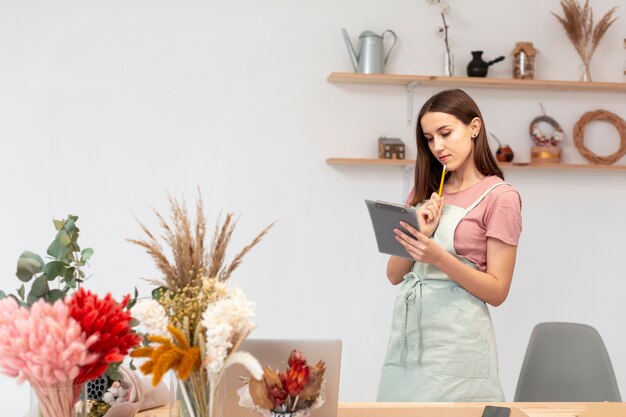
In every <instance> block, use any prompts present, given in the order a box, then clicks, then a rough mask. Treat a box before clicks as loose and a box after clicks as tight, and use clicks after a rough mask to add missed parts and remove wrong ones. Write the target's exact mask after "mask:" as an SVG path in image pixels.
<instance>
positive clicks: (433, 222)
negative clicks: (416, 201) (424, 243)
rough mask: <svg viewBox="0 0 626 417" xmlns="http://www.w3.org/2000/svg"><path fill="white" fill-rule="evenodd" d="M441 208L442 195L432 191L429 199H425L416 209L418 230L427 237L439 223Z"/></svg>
mask: <svg viewBox="0 0 626 417" xmlns="http://www.w3.org/2000/svg"><path fill="white" fill-rule="evenodd" d="M442 208H443V197H440V196H439V194H437V193H432V195H431V196H430V199H428V200H426V201H425V202H424V203H423V204H422V205H421V206H420V207H419V208H418V209H417V222H418V223H419V227H420V232H421V233H422V234H423V235H426V236H427V237H431V236H432V235H433V233H434V232H435V229H436V228H437V225H438V224H439V219H440V218H441V210H442Z"/></svg>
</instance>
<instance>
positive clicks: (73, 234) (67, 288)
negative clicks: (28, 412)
mask: <svg viewBox="0 0 626 417" xmlns="http://www.w3.org/2000/svg"><path fill="white" fill-rule="evenodd" d="M77 219H78V217H77V216H71V215H70V216H68V218H67V219H66V220H55V221H54V225H55V228H56V229H57V236H56V238H55V240H54V241H53V242H52V244H50V246H49V247H48V250H47V253H48V256H49V257H50V258H51V261H49V262H47V263H46V262H45V261H44V260H43V258H42V257H40V256H39V255H37V254H35V253H33V252H29V251H26V252H23V253H22V255H21V256H20V258H19V260H18V266H17V274H16V275H17V276H18V278H19V279H20V280H21V281H22V282H24V283H28V282H29V281H31V280H32V279H33V278H34V280H33V282H32V284H31V286H30V290H29V291H28V295H26V288H25V286H24V284H22V286H21V287H20V288H18V290H17V295H12V294H11V295H8V296H7V295H6V294H5V293H4V292H0V371H1V372H2V373H4V374H6V375H9V376H12V377H16V378H17V380H18V383H22V382H24V381H27V382H29V383H30V385H31V386H32V388H33V391H34V392H35V394H36V395H37V398H38V400H39V407H40V411H41V413H42V415H43V416H44V417H68V416H71V415H73V414H72V413H73V412H74V410H75V403H76V402H77V400H78V396H79V394H80V392H81V390H82V387H83V385H84V384H85V383H86V382H87V381H89V380H91V379H95V378H98V377H100V376H102V375H103V374H105V372H107V371H110V370H111V369H113V370H114V369H117V367H118V366H119V364H120V363H121V362H122V360H123V359H124V357H125V355H127V354H128V352H129V350H130V349H131V348H133V347H135V346H136V345H138V344H139V343H140V341H141V338H140V337H139V336H138V335H137V334H136V333H135V332H134V331H133V330H132V327H131V326H132V317H131V315H130V312H129V311H128V310H127V307H128V306H129V304H130V303H132V300H130V296H126V297H124V299H123V301H122V302H121V303H117V302H116V301H115V300H114V299H113V297H112V296H111V295H110V294H107V295H106V296H105V297H104V298H101V297H98V296H97V295H96V294H93V293H91V292H90V291H87V290H85V289H84V288H78V287H79V285H80V283H82V282H83V281H84V279H85V274H84V273H83V271H82V270H81V267H82V266H84V265H85V264H86V262H87V260H88V259H89V257H90V256H91V255H92V253H93V250H92V249H90V248H87V249H84V250H82V251H81V250H80V247H79V245H78V243H77V239H78V234H79V230H78V227H76V220H77ZM55 280H56V281H57V283H58V285H57V288H52V289H51V288H50V285H49V283H50V282H53V281H55ZM79 404H80V403H79Z"/></svg>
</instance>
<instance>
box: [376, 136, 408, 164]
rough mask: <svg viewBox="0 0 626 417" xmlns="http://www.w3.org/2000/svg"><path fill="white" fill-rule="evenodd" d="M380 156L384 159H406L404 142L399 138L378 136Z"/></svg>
mask: <svg viewBox="0 0 626 417" xmlns="http://www.w3.org/2000/svg"><path fill="white" fill-rule="evenodd" d="M378 157H379V158H382V159H404V142H402V140H400V139H398V138H387V137H385V136H381V137H379V138H378Z"/></svg>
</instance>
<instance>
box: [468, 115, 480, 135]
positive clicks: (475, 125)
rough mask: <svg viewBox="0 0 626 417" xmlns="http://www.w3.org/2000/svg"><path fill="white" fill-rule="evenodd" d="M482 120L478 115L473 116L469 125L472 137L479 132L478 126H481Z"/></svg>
mask: <svg viewBox="0 0 626 417" xmlns="http://www.w3.org/2000/svg"><path fill="white" fill-rule="evenodd" d="M482 125H483V122H482V120H480V117H474V118H473V119H472V121H471V122H470V127H471V128H472V137H473V138H475V137H476V136H478V132H480V128H481V127H482Z"/></svg>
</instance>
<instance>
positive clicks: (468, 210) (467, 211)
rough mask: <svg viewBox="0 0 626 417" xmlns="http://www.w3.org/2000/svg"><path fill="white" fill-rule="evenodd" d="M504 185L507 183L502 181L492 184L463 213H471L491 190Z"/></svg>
mask: <svg viewBox="0 0 626 417" xmlns="http://www.w3.org/2000/svg"><path fill="white" fill-rule="evenodd" d="M504 184H507V185H508V183H506V182H504V181H502V182H499V183H497V184H494V185H492V186H491V187H489V189H487V191H485V192H484V193H482V195H481V196H480V197H478V199H476V201H474V202H473V203H472V204H471V205H470V206H469V207H468V208H466V209H465V212H466V213H469V212H470V211H472V209H473V208H474V207H476V206H477V205H478V204H479V203H480V202H481V201H483V199H484V198H485V197H486V196H487V194H489V193H490V192H491V190H493V189H494V188H496V187H499V186H500V185H504Z"/></svg>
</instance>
